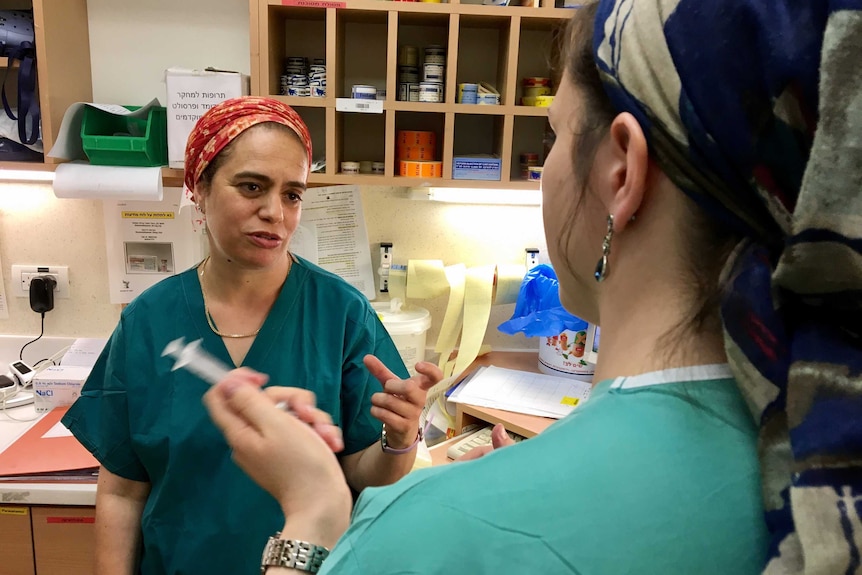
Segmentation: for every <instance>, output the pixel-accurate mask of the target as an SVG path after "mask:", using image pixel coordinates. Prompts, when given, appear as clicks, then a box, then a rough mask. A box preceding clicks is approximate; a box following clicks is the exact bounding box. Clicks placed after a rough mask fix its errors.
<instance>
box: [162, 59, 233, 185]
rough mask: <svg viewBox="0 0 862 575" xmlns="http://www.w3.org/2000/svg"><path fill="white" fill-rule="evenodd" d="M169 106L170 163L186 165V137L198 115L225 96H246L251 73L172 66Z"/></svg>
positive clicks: (167, 75)
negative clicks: (246, 74)
mask: <svg viewBox="0 0 862 575" xmlns="http://www.w3.org/2000/svg"><path fill="white" fill-rule="evenodd" d="M165 85H166V86H167V106H166V107H167V109H168V165H169V166H170V167H172V168H179V169H182V168H183V164H184V161H183V160H184V155H185V151H186V140H188V138H189V133H190V132H191V131H192V128H194V125H195V122H197V121H198V118H200V117H201V116H203V115H204V113H206V111H207V110H209V109H210V108H212V107H213V106H215V105H216V104H218V103H219V102H223V101H225V100H229V99H230V98H236V97H238V96H247V95H248V92H249V85H248V76H244V75H243V74H240V73H239V72H227V71H224V70H212V69H207V70H187V69H183V68H169V69H168V70H167V71H166V72H165Z"/></svg>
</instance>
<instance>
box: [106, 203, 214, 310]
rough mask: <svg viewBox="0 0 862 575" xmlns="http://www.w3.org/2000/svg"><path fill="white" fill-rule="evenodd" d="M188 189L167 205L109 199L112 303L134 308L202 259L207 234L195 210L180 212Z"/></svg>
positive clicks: (107, 231)
mask: <svg viewBox="0 0 862 575" xmlns="http://www.w3.org/2000/svg"><path fill="white" fill-rule="evenodd" d="M181 196H182V189H180V188H165V190H164V199H163V200H162V201H161V202H142V201H120V200H105V202H104V210H105V239H106V244H107V250H108V254H107V256H108V281H109V282H110V295H111V303H129V302H130V301H132V299H134V298H135V297H136V296H137V295H139V294H140V293H141V292H143V291H144V290H145V289H147V288H148V287H150V286H152V285H155V284H156V283H158V282H159V281H161V280H163V279H164V278H166V277H168V276H171V275H174V274H176V273H179V272H182V271H184V270H186V269H188V268H190V267H191V266H193V265H194V264H196V263H197V262H199V261H200V260H201V258H202V254H203V241H204V238H203V231H202V230H201V229H200V228H199V227H197V226H194V225H193V222H192V218H193V217H195V214H194V213H193V211H192V210H190V209H186V210H183V211H182V212H181V211H180V198H181Z"/></svg>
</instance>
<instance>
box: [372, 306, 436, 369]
mask: <svg viewBox="0 0 862 575" xmlns="http://www.w3.org/2000/svg"><path fill="white" fill-rule="evenodd" d="M371 305H372V307H374V311H376V312H377V317H379V318H380V321H381V322H383V327H385V328H386V331H387V332H389V336H390V337H391V338H392V341H393V342H394V343H395V347H396V348H397V349H398V354H399V355H400V356H401V360H402V361H403V362H404V365H405V366H407V371H409V372H410V375H416V370H415V369H414V366H415V365H416V363H417V362H419V361H425V335H426V333H427V332H428V328H430V327H431V314H430V313H429V312H428V310H427V309H425V308H421V307H410V308H407V309H401V310H400V311H398V310H393V309H392V306H391V305H390V303H389V302H380V303H372V304H371Z"/></svg>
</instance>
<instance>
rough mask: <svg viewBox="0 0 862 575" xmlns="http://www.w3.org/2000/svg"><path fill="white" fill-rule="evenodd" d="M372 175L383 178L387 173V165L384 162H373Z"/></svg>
mask: <svg viewBox="0 0 862 575" xmlns="http://www.w3.org/2000/svg"><path fill="white" fill-rule="evenodd" d="M371 173H372V174H379V175H381V176H382V175H383V174H385V173H386V164H384V163H383V162H371Z"/></svg>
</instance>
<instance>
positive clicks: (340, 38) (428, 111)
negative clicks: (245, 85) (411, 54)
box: [250, 0, 572, 189]
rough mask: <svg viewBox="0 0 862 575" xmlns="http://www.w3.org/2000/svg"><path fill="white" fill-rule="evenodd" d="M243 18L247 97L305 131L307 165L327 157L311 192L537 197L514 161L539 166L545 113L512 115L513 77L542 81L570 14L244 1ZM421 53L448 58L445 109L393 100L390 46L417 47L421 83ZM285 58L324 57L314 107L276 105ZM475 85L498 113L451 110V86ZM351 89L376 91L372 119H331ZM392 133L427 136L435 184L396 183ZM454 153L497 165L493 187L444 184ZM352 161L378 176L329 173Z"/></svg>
mask: <svg viewBox="0 0 862 575" xmlns="http://www.w3.org/2000/svg"><path fill="white" fill-rule="evenodd" d="M298 4H303V5H301V6H300V5H298ZM308 4H314V6H308ZM544 4H548V5H544ZM250 11H251V54H252V62H251V89H252V93H253V94H256V95H263V96H270V97H275V98H278V99H279V100H281V101H283V102H285V103H287V104H289V105H290V106H292V107H294V108H295V109H296V110H297V111H298V112H299V114H300V115H301V116H302V117H303V119H304V120H305V121H306V123H307V124H308V126H309V130H310V131H311V134H312V141H313V145H314V148H315V154H314V155H315V158H319V157H322V156H325V158H326V171H325V173H314V174H312V175H311V176H310V178H309V183H310V184H314V185H321V184H341V183H351V184H363V185H380V186H410V187H421V186H431V185H433V186H448V187H482V188H513V189H537V188H538V184H537V183H535V182H527V181H524V180H523V179H522V178H521V175H520V169H519V165H518V163H519V159H518V156H519V154H520V153H521V152H535V153H538V154H539V155H540V157H541V155H542V152H543V132H544V128H545V123H546V118H547V108H537V107H530V106H520V105H518V103H519V102H520V97H521V89H520V84H521V78H523V77H525V76H544V77H550V76H551V71H550V65H549V63H550V62H551V56H552V51H553V46H554V40H555V38H556V34H557V31H558V30H559V29H560V28H561V27H562V25H563V24H564V23H565V21H566V20H567V19H568V18H570V17H571V14H572V11H571V10H569V9H561V8H555V7H553V0H543V5H542V6H541V7H537V8H528V7H499V6H484V5H481V4H474V3H462V2H460V1H458V0H455V1H451V2H449V3H442V4H435V3H423V2H388V1H381V0H348V1H347V2H326V1H320V2H313V3H312V2H304V3H299V2H293V1H291V0H250ZM430 44H439V45H442V46H444V47H446V50H447V53H446V76H445V79H446V81H445V93H444V101H443V102H441V103H424V102H403V101H398V100H397V97H398V56H399V50H400V47H401V46H403V45H413V46H416V47H417V48H418V49H419V54H420V76H421V60H422V58H421V55H422V52H423V48H424V47H425V46H427V45H430ZM288 56H304V57H307V58H309V59H313V58H325V59H326V65H327V70H326V82H327V95H326V97H325V98H311V97H287V96H281V95H280V91H281V82H280V77H281V74H282V70H283V62H284V59H285V58H286V57H288ZM480 81H485V82H489V83H491V84H492V85H494V86H495V87H496V89H497V91H498V92H500V95H501V102H500V105H499V106H481V105H472V104H457V103H456V93H457V86H458V84H459V83H464V82H473V83H475V82H480ZM354 84H371V85H375V86H377V87H378V89H381V88H385V90H386V98H385V100H384V101H383V113H382V114H362V113H350V112H340V111H338V110H336V98H344V97H350V90H351V86H352V85H354ZM399 130H433V131H435V132H436V133H437V146H438V157H437V159H438V160H442V162H443V178H433V179H421V178H404V177H400V176H398V175H397V167H396V163H397V162H396V150H395V147H396V146H395V143H396V134H397V132H398V131H399ZM461 154H494V155H497V156H498V157H500V159H501V164H502V169H501V179H500V181H477V180H454V179H452V166H453V158H454V157H456V156H457V155H461ZM363 160H370V161H382V162H385V165H386V169H385V170H386V171H385V173H384V174H383V175H369V174H361V175H346V174H341V173H340V166H341V162H342V161H363Z"/></svg>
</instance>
